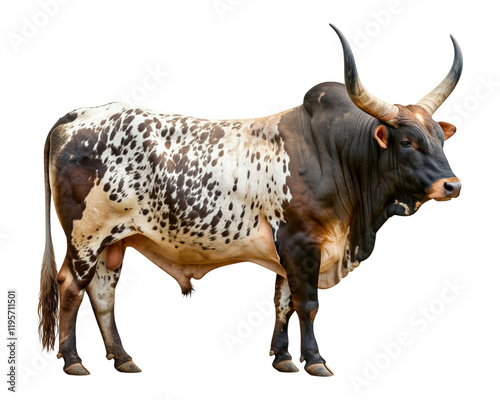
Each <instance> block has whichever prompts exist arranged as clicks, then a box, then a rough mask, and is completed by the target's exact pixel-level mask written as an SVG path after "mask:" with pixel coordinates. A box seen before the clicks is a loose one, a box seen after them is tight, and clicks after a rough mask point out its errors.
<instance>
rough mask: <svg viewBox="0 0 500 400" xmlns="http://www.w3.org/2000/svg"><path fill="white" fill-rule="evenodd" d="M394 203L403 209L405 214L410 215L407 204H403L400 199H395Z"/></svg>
mask: <svg viewBox="0 0 500 400" xmlns="http://www.w3.org/2000/svg"><path fill="white" fill-rule="evenodd" d="M394 204H397V205H399V206H401V207H403V208H404V209H405V215H410V207H408V204H405V203H403V202H401V201H398V200H395V201H394Z"/></svg>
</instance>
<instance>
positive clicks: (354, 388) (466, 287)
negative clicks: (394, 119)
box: [0, 0, 500, 400]
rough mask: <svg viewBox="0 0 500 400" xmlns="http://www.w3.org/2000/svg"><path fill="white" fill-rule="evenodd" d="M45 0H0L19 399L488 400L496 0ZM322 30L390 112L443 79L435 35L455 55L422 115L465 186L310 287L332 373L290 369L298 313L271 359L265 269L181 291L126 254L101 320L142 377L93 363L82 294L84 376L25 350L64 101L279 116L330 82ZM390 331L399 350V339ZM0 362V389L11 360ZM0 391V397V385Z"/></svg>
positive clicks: (6, 203) (7, 258)
mask: <svg viewBox="0 0 500 400" xmlns="http://www.w3.org/2000/svg"><path fill="white" fill-rule="evenodd" d="M45 3H51V2H50V1H49V0H41V1H34V0H26V1H22V2H2V5H1V9H0V21H1V29H2V41H1V43H0V46H1V48H0V51H1V55H0V60H1V66H0V68H1V73H0V80H1V81H0V87H1V88H2V89H1V91H2V93H1V102H2V105H1V110H2V120H1V129H0V135H1V145H0V152H1V154H0V162H1V171H2V176H1V193H0V201H1V203H0V210H1V218H0V241H1V242H0V255H1V285H0V286H1V292H0V299H1V301H0V304H2V305H0V310H2V311H1V312H0V320H3V321H5V322H0V326H3V327H4V328H2V330H1V332H2V333H1V334H0V338H1V339H0V346H1V347H2V348H3V349H4V350H5V348H6V346H5V345H6V340H5V339H4V338H5V337H6V335H7V334H6V308H7V306H6V297H7V289H9V288H15V289H17V291H18V305H19V307H18V310H17V311H18V316H19V319H18V332H19V338H20V340H19V343H18V362H19V364H20V365H18V387H17V389H18V394H17V395H16V396H17V398H19V399H21V398H22V399H33V398H40V396H43V397H44V398H45V397H48V396H50V398H51V399H63V398H65V399H66V398H67V399H88V398H89V397H88V396H89V395H91V396H99V398H104V396H113V398H116V399H129V398H130V399H137V398H141V399H152V400H154V399H163V400H166V399H172V400H174V399H175V400H181V399H200V398H217V399H234V398H239V399H255V398H266V399H267V398H311V399H316V398H332V399H333V398H335V399H349V398H358V397H361V398H382V396H383V398H384V399H401V398H405V399H422V398H451V399H466V398H481V399H494V398H498V396H499V392H500V390H499V389H498V384H497V383H495V382H497V381H498V375H499V372H500V368H499V366H498V359H499V356H500V348H499V338H500V325H499V323H498V309H497V307H498V304H500V291H499V290H498V285H499V282H500V271H499V268H498V266H499V261H498V258H497V254H496V250H497V249H498V247H499V246H498V223H499V217H498V205H497V204H498V194H499V189H498V187H499V183H498V158H499V156H498V146H499V144H500V141H499V132H498V127H497V125H496V117H497V116H498V113H499V107H498V106H499V104H498V103H499V102H498V100H499V98H500V95H499V92H500V90H499V88H500V72H499V67H500V63H499V61H500V60H499V53H498V42H499V39H500V37H499V36H500V35H499V31H498V13H497V12H496V11H495V9H493V8H492V6H491V4H493V2H491V1H485V0H476V1H474V2H470V3H467V7H466V8H465V7H463V6H461V5H460V4H461V3H460V2H455V1H451V0H446V1H440V2H437V1H435V0H433V1H426V0H414V1H407V0H400V1H398V0H393V1H392V2H389V1H386V0H377V1H352V2H348V1H307V2H306V1H302V2H292V1H284V0H282V1H272V2H270V1H259V0H221V1H214V0H203V1H202V0H199V1H152V0H145V1H141V2H139V1H135V2H134V1H123V0H122V1H107V2H102V1H101V2H98V1H94V0H92V1H77V0H73V1H66V2H65V3H66V4H62V1H61V2H60V3H54V2H53V1H52V7H49V8H47V7H44V6H43V4H45ZM54 4H56V5H57V7H55V6H54ZM330 22H332V23H334V24H336V25H337V26H338V27H339V28H340V29H341V30H342V31H343V33H344V34H345V35H346V37H347V38H348V40H349V41H350V42H351V45H352V46H353V47H355V48H357V52H356V59H357V63H358V69H359V72H360V76H361V79H362V80H363V82H364V84H365V86H366V87H367V88H368V89H369V90H370V91H371V92H372V93H374V94H376V95H377V96H378V97H380V98H382V99H384V100H386V101H389V102H394V103H400V104H409V103H415V102H417V101H418V100H419V99H420V98H421V97H423V96H424V95H425V94H427V92H428V91H430V90H431V89H432V88H433V87H434V86H435V85H436V84H438V83H439V82H440V81H441V80H442V79H443V78H444V76H445V75H446V73H447V72H448V70H449V68H450V66H451V63H452V59H453V46H452V44H451V41H450V39H449V36H448V35H449V34H450V33H452V34H453V35H454V36H455V38H456V39H457V40H458V42H459V43H460V45H461V47H462V50H463V54H464V71H463V75H462V78H461V81H460V83H459V84H458V87H457V89H456V90H455V91H454V93H453V94H452V95H451V97H450V98H449V99H448V100H447V101H446V102H445V104H444V105H443V106H442V107H441V108H440V109H439V110H438V111H437V112H436V113H435V119H436V120H438V121H439V120H446V121H448V122H451V123H454V124H455V125H456V126H457V128H458V132H457V134H456V135H455V136H454V137H453V138H451V139H450V140H449V141H448V142H447V143H446V146H445V151H446V154H447V156H448V159H449V161H450V164H451V166H452V169H453V170H454V172H455V174H456V175H457V176H458V177H459V178H460V179H461V180H462V182H463V189H462V194H461V195H460V197H459V198H458V199H454V200H452V201H450V202H445V203H437V202H432V203H428V204H426V205H425V206H424V207H423V208H422V209H421V210H420V211H419V212H418V213H417V214H416V215H415V216H412V217H410V218H401V217H395V218H393V219H391V220H390V221H389V222H388V223H387V224H386V225H385V226H384V227H383V228H382V229H381V231H380V232H379V235H378V238H377V245H376V247H375V251H374V253H373V255H372V256H371V257H370V258H369V259H368V260H367V261H365V262H364V263H362V265H361V266H360V267H359V268H358V269H356V271H355V272H353V273H351V274H350V275H349V276H348V277H347V278H346V279H345V280H343V281H342V282H341V283H340V284H339V285H338V286H336V287H335V288H333V289H330V290H327V291H321V292H320V305H321V306H320V312H319V313H318V316H317V318H316V324H315V328H316V336H317V339H318V342H319V345H320V350H321V353H322V355H323V357H324V358H326V360H327V362H328V365H329V367H330V368H331V369H333V370H334V372H335V376H334V377H333V378H328V379H322V378H316V377H311V376H309V375H308V374H307V373H306V372H305V371H304V370H303V365H299V361H298V359H299V356H300V350H299V332H298V331H299V327H298V323H297V319H296V317H294V318H293V319H292V322H291V326H290V333H291V334H290V341H291V343H290V352H291V353H292V355H293V357H294V361H295V363H296V364H297V365H298V366H299V367H300V369H301V371H300V372H299V373H296V374H280V373H278V372H276V371H275V370H274V369H273V368H272V367H271V362H272V358H271V357H269V356H268V355H267V353H268V351H269V346H270V340H271V335H272V330H273V326H274V314H273V312H269V311H268V310H267V309H266V307H267V305H268V304H269V302H270V301H272V298H273V293H274V281H275V275H274V274H273V273H271V272H270V271H268V270H266V269H264V268H261V267H258V266H256V265H251V264H241V265H237V266H231V267H226V268H221V269H219V270H216V271H213V272H211V273H210V274H208V275H207V276H206V277H205V278H204V279H203V280H201V281H196V282H194V285H195V288H196V292H195V293H194V295H193V297H192V298H183V297H182V296H181V293H180V289H179V287H178V286H177V284H176V283H175V281H174V280H173V279H172V278H171V277H169V276H168V275H167V274H165V273H164V272H162V271H161V270H160V269H159V268H157V267H155V266H154V265H153V264H152V263H150V262H149V261H148V260H146V259H145V258H143V257H141V256H140V255H138V254H137V253H135V252H134V251H133V250H131V249H129V250H127V254H126V258H125V263H124V267H123V273H122V278H121V281H120V283H119V285H118V288H119V292H118V293H117V302H116V319H117V324H118V328H119V331H120V334H121V337H122V341H123V343H124V346H125V349H126V350H127V351H128V353H129V354H130V355H132V357H133V358H134V361H135V362H136V363H137V365H138V366H139V367H141V368H142V370H143V372H142V373H140V374H134V375H127V374H121V373H119V372H117V371H115V370H114V368H113V362H112V361H108V360H106V358H105V349H104V345H103V343H102V340H101V338H100V334H99V331H98V328H97V324H96V323H95V320H94V318H93V315H92V312H91V310H90V306H89V302H88V299H85V301H84V304H83V305H82V307H81V309H80V315H79V319H78V326H77V329H78V339H77V341H78V351H79V354H80V356H81V357H82V359H83V364H84V365H85V366H86V367H87V368H88V369H89V370H90V371H91V375H90V376H87V377H72V376H68V375H66V374H64V373H63V371H62V366H63V362H62V360H57V359H56V356H55V355H56V352H52V353H49V354H46V353H41V346H40V344H39V343H38V336H37V322H38V317H37V312H36V308H37V302H38V299H37V296H38V290H39V274H40V265H41V259H42V253H43V246H44V196H43V167H42V166H43V145H44V141H45V137H46V135H47V133H48V131H49V129H50V128H51V126H52V125H53V124H54V123H55V122H56V121H57V119H58V118H59V117H61V116H63V115H64V114H66V113H67V112H68V111H71V110H73V109H75V108H78V107H84V106H94V105H101V104H104V103H107V102H110V101H116V100H123V99H127V98H129V100H130V101H131V102H135V103H139V104H141V105H143V106H145V107H149V108H154V109H159V110H163V111H169V112H177V113H182V114H187V115H192V116H198V117H206V118H249V117H258V116H264V115H269V114H273V113H275V112H278V111H281V110H285V109H288V108H291V107H294V106H296V105H299V104H301V102H302V98H303V96H304V94H305V93H306V92H307V90H308V89H309V88H311V87H312V86H313V85H315V84H317V83H320V82H323V81H343V58H342V52H341V46H340V42H339V40H338V38H337V36H336V35H335V33H334V32H333V31H332V29H331V28H330V27H329V26H328V23H330ZM151 71H156V72H151ZM52 225H53V238H54V243H55V247H56V255H57V260H58V262H59V263H60V262H61V261H62V259H63V256H64V253H65V238H64V236H63V234H62V231H61V229H60V227H59V224H58V221H57V219H56V218H55V217H54V218H53V224H52ZM447 285H448V286H449V285H455V286H456V287H455V289H454V290H455V291H454V292H452V291H449V290H448V289H446V288H447V287H448V286H447ZM258 304H261V305H263V307H264V308H262V307H259V306H258ZM426 309H427V310H428V311H427V313H428V314H427V317H425V316H424V314H423V313H424V312H425V311H424V310H426ZM248 324H250V325H248ZM405 335H406V339H405V340H403V342H404V343H403V344H404V346H402V345H401V344H399V345H396V344H395V342H396V341H397V340H400V341H401V337H405ZM228 338H232V339H233V342H232V343H233V344H232V345H229V344H228V342H227V339H228ZM1 354H2V355H1V356H0V371H1V374H0V375H1V376H2V378H1V381H2V382H5V381H6V375H5V374H6V372H7V354H6V352H5V353H4V351H2V352H1ZM363 379H364V381H363ZM356 382H358V383H357V384H356ZM360 382H361V384H360ZM0 387H1V389H0V390H1V391H2V392H3V393H2V394H1V397H2V398H4V395H5V393H6V388H7V384H6V383H2V385H0ZM306 396H307V397H306ZM5 398H6V397H5Z"/></svg>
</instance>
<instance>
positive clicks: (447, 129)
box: [438, 122, 457, 140]
mask: <svg viewBox="0 0 500 400" xmlns="http://www.w3.org/2000/svg"><path fill="white" fill-rule="evenodd" d="M438 124H439V126H441V129H442V130H443V133H444V140H448V139H449V138H451V137H452V136H453V135H454V134H455V132H456V131H457V128H455V125H452V124H449V123H448V122H438Z"/></svg>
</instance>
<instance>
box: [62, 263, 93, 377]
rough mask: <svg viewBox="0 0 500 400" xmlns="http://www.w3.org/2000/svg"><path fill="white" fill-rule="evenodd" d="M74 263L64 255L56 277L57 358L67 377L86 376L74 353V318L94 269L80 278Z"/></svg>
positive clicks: (90, 269) (85, 371) (86, 372)
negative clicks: (57, 315)
mask: <svg viewBox="0 0 500 400" xmlns="http://www.w3.org/2000/svg"><path fill="white" fill-rule="evenodd" d="M74 266H75V261H74V259H73V258H72V257H71V256H70V255H69V253H68V254H67V255H66V258H65V260H64V263H63V266H62V268H61V270H60V271H59V273H58V275H57V283H58V288H59V298H60V306H59V307H60V308H59V352H58V354H57V358H61V357H62V358H63V359H64V372H66V373H67V374H69V375H88V374H89V371H88V370H87V369H86V368H85V367H84V366H83V365H82V359H81V358H80V357H79V356H78V353H77V351H76V333H75V326H76V316H77V314H78V309H79V308H80V304H81V303H82V299H83V294H84V292H85V288H86V287H87V285H88V284H89V282H90V281H91V279H92V275H93V270H94V268H92V267H89V269H88V273H87V274H85V275H84V276H82V277H78V278H77V275H76V274H75V272H74V271H75V268H74Z"/></svg>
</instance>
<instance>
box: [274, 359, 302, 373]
mask: <svg viewBox="0 0 500 400" xmlns="http://www.w3.org/2000/svg"><path fill="white" fill-rule="evenodd" d="M273 367H274V368H276V369H277V370H278V371H280V372H299V369H298V368H297V367H296V366H295V364H294V363H293V362H292V360H283V361H280V362H279V363H277V364H273Z"/></svg>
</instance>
